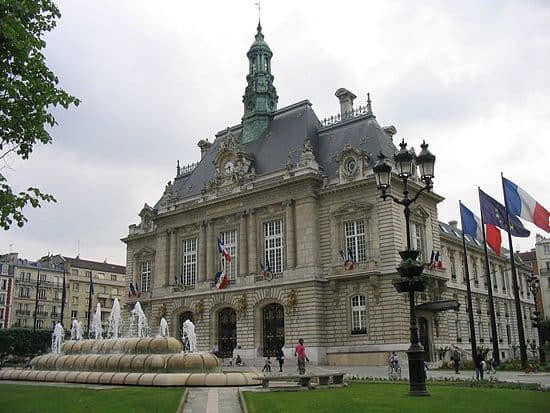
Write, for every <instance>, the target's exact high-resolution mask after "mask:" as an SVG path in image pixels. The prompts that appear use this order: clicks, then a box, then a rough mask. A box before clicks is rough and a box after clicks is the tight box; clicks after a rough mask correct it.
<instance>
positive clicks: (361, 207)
mask: <svg viewBox="0 0 550 413" xmlns="http://www.w3.org/2000/svg"><path fill="white" fill-rule="evenodd" d="M372 207H373V205H372V204H370V203H368V202H362V201H350V202H347V203H346V204H344V205H342V206H341V207H340V208H338V209H337V210H336V211H334V212H333V213H332V215H334V216H335V217H338V216H342V215H351V214H357V213H360V212H368V211H370V210H371V209H372Z"/></svg>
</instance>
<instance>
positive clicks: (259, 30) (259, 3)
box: [254, 0, 262, 33]
mask: <svg viewBox="0 0 550 413" xmlns="http://www.w3.org/2000/svg"><path fill="white" fill-rule="evenodd" d="M254 4H255V5H256V6H258V33H261V32H262V24H261V23H260V20H261V19H260V18H261V14H262V0H258V2H257V3H254Z"/></svg>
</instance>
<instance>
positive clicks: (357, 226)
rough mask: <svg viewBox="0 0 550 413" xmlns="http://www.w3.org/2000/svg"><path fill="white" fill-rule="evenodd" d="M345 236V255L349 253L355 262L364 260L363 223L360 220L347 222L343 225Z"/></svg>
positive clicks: (365, 254)
mask: <svg viewBox="0 0 550 413" xmlns="http://www.w3.org/2000/svg"><path fill="white" fill-rule="evenodd" d="M344 229H345V235H346V248H347V251H346V255H348V254H349V253H350V252H351V255H352V257H353V259H354V260H355V261H356V262H362V261H365V260H366V256H367V253H366V245H365V221H363V220H362V219H360V220H357V221H348V222H346V223H345V224H344Z"/></svg>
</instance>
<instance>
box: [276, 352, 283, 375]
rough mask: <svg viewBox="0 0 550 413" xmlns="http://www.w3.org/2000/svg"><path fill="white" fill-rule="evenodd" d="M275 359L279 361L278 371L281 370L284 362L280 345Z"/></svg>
mask: <svg viewBox="0 0 550 413" xmlns="http://www.w3.org/2000/svg"><path fill="white" fill-rule="evenodd" d="M277 361H278V362H279V373H282V372H283V364H285V353H284V352H283V348H282V347H280V348H279V350H278V351H277Z"/></svg>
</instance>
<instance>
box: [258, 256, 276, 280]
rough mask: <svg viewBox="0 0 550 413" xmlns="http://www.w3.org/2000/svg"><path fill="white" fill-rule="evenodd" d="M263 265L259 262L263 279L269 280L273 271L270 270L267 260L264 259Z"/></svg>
mask: <svg viewBox="0 0 550 413" xmlns="http://www.w3.org/2000/svg"><path fill="white" fill-rule="evenodd" d="M265 264H266V265H265V266H264V265H263V264H262V263H261V262H260V268H261V269H262V275H263V277H264V278H265V279H267V280H269V281H271V280H272V279H273V273H272V272H271V266H270V265H269V261H267V260H266V262H265Z"/></svg>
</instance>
